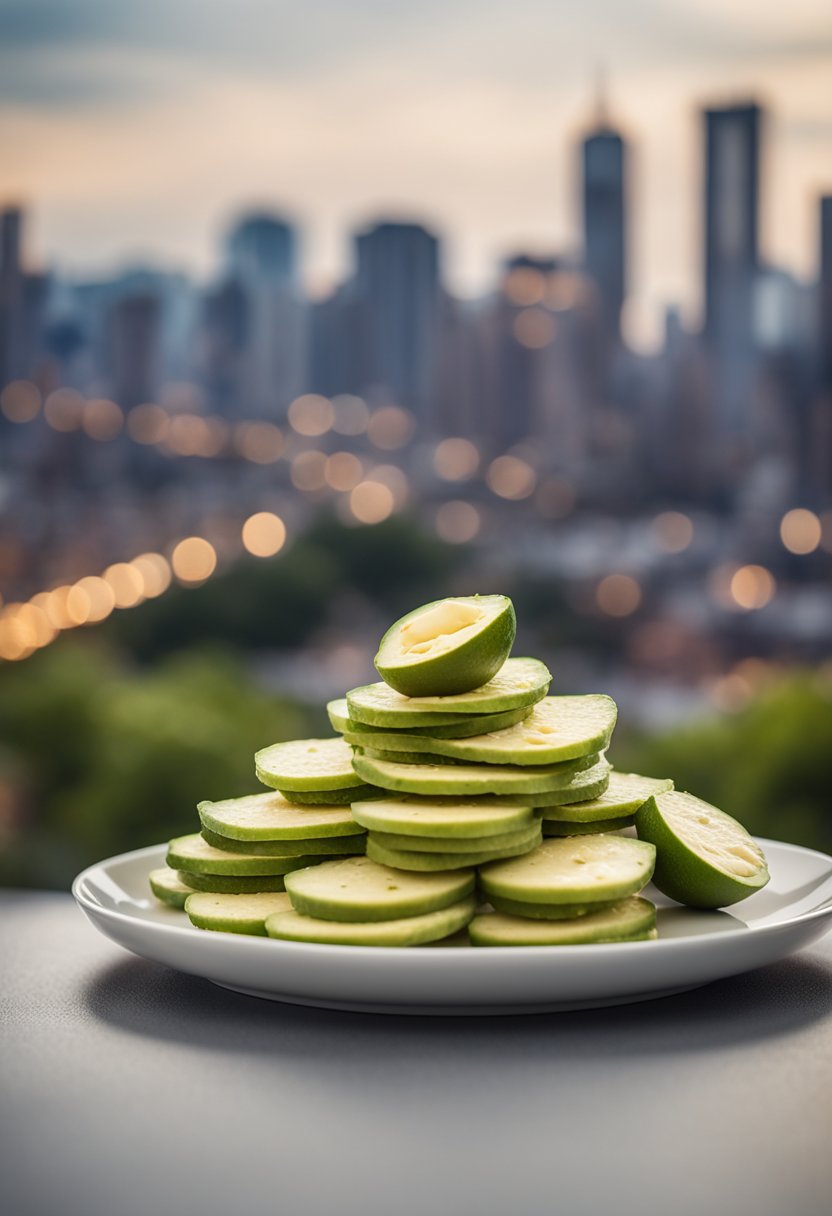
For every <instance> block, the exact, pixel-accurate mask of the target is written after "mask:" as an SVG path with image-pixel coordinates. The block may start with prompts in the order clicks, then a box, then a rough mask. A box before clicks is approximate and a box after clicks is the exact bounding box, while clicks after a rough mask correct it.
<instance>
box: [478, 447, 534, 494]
mask: <svg viewBox="0 0 832 1216" xmlns="http://www.w3.org/2000/svg"><path fill="white" fill-rule="evenodd" d="M486 481H487V482H488V485H489V487H490V488H491V489H492V490H493V492H494V493H495V494H497V495H498V496H499V497H500V498H509V499H513V500H517V499H521V498H528V497H529V495H530V494H533V493H534V488H535V485H536V484H537V475H536V474H535V471H534V469H533V468H532V467H531V465H530V464H528V463H527V461H525V460H521V459H520V457H519V456H498V457H497V459H496V460H492V462H491V464H490V465H489V466H488V472H487V473H486Z"/></svg>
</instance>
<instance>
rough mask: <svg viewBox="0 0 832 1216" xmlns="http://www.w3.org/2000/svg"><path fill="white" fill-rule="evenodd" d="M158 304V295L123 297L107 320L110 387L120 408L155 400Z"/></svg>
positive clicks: (158, 337) (157, 359)
mask: <svg viewBox="0 0 832 1216" xmlns="http://www.w3.org/2000/svg"><path fill="white" fill-rule="evenodd" d="M160 320H161V305H160V301H159V298H158V296H156V295H152V294H150V293H147V294H135V295H125V296H123V297H122V298H121V299H120V300H118V301H117V302H116V303H115V305H114V306H113V309H112V313H111V318H110V326H111V329H110V343H111V347H110V349H111V360H112V388H113V395H114V397H115V399H116V401H117V402H118V403H119V405H121V406H122V407H123V408H124V409H130V408H132V407H133V406H134V405H141V404H142V403H143V402H146V401H153V400H155V398H156V396H157V394H158V391H159V382H160V376H161V366H160V365H161V328H160Z"/></svg>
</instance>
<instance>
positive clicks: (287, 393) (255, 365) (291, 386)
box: [226, 213, 306, 416]
mask: <svg viewBox="0 0 832 1216" xmlns="http://www.w3.org/2000/svg"><path fill="white" fill-rule="evenodd" d="M295 244H296V242H295V230H294V228H293V226H292V225H291V224H290V223H289V222H288V221H287V220H285V219H283V218H282V217H281V216H279V215H274V214H266V213H252V214H250V215H245V216H243V217H242V218H241V219H240V220H239V222H238V223H237V224H236V226H235V227H234V228H233V229H232V231H231V233H230V235H229V237H228V246H227V247H228V277H227V280H226V288H227V289H228V292H229V294H228V299H231V298H232V297H233V294H234V290H235V288H234V285H236V287H237V288H239V291H240V293H241V295H242V299H243V311H244V312H245V327H244V329H245V333H244V341H243V348H242V350H241V352H240V355H239V358H238V359H237V360H236V370H235V372H234V375H233V377H231V379H230V380H228V383H229V385H230V384H233V388H232V389H230V391H229V392H228V393H227V394H226V397H227V408H229V409H231V410H232V411H234V410H237V411H242V412H249V413H251V412H254V413H256V414H262V415H264V416H271V415H275V414H277V415H282V414H283V413H284V412H285V410H286V408H287V407H288V405H289V402H290V401H291V400H292V398H293V397H295V396H297V394H298V393H300V392H301V391H302V389H303V376H304V371H305V364H306V309H305V305H304V303H303V301H302V299H301V296H300V292H299V288H298V284H297V281H296V264H295V261H296V257H295Z"/></svg>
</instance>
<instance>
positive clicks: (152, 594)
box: [130, 553, 171, 600]
mask: <svg viewBox="0 0 832 1216" xmlns="http://www.w3.org/2000/svg"><path fill="white" fill-rule="evenodd" d="M130 565H131V566H132V567H133V569H134V570H135V571H136V572H137V573H138V575H139V577H140V578H141V580H142V591H143V594H144V597H145V599H148V600H152V599H155V598H156V596H157V595H162V594H163V593H164V592H165V591H167V589H168V587H169V586H170V582H171V570H170V563H169V562H168V561H167V559H166V558H164V557H162V554H161V553H140V554H139V556H138V557H134V558H133V560H132V562H131V563H130Z"/></svg>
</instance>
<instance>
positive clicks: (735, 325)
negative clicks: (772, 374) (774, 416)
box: [704, 102, 762, 434]
mask: <svg viewBox="0 0 832 1216" xmlns="http://www.w3.org/2000/svg"><path fill="white" fill-rule="evenodd" d="M761 118H762V111H761V110H760V107H759V106H757V105H756V104H754V103H753V102H748V103H746V104H742V105H735V106H727V107H724V108H719V109H710V110H706V111H705V112H704V119H705V216H704V221H705V224H704V226H705V326H704V330H705V338H706V340H707V343H708V347H709V349H710V351H711V354H712V357H713V360H714V367H715V384H716V392H717V398H718V407H719V408H718V420H717V421H718V425H719V426H720V428H721V429H722V430H723V431H724V432H734V433H737V434H738V433H740V432H741V431H742V430H743V429H744V427H745V423H746V421H747V395H748V386H749V377H750V367H751V363H752V360H753V317H752V311H753V309H752V305H753V291H754V282H755V278H756V275H757V270H758V265H759V248H758V230H759V194H760V127H761Z"/></svg>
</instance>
